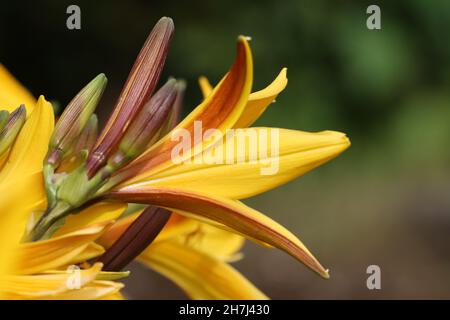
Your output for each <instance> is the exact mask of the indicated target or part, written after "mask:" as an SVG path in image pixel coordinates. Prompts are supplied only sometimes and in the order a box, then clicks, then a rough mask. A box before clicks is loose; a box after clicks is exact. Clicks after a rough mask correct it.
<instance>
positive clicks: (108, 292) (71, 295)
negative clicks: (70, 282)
mask: <svg viewBox="0 0 450 320" xmlns="http://www.w3.org/2000/svg"><path fill="white" fill-rule="evenodd" d="M123 287H124V285H123V284H122V283H119V282H113V281H99V280H94V281H92V282H90V283H89V284H87V285H85V286H84V287H82V288H81V289H78V290H69V291H66V292H63V293H61V294H58V295H57V296H55V297H42V298H41V299H43V298H47V299H58V300H103V299H111V297H115V298H117V299H118V298H119V297H120V295H118V294H119V291H120V289H122V288H123Z"/></svg>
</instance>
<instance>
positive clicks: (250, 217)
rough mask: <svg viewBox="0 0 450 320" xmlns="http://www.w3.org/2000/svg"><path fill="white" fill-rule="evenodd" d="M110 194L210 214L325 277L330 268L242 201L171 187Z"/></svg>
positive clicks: (283, 230) (270, 220) (129, 199)
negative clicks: (325, 267)
mask: <svg viewBox="0 0 450 320" xmlns="http://www.w3.org/2000/svg"><path fill="white" fill-rule="evenodd" d="M108 197H111V198H116V199H119V200H122V201H129V202H135V203H146V204H151V205H155V206H160V207H164V208H168V209H171V210H175V211H177V212H179V213H181V214H184V212H188V213H191V214H192V215H193V216H198V217H200V218H206V219H208V220H212V221H216V222H218V223H219V224H223V225H225V226H227V227H229V228H230V229H232V230H236V231H237V232H238V233H240V234H242V235H245V236H247V237H249V238H250V239H256V240H258V241H261V242H264V243H267V244H269V245H271V246H274V247H276V248H279V249H281V250H283V251H285V252H287V253H288V254H290V255H291V256H293V257H294V258H296V259H297V260H299V261H300V262H302V263H304V264H305V265H306V266H308V267H309V268H311V269H312V270H314V271H316V272H317V273H318V274H320V275H321V276H322V277H324V278H328V272H327V271H326V270H325V269H324V268H323V267H322V265H321V264H320V263H319V262H318V261H317V260H316V258H314V256H313V255H312V254H311V252H309V250H308V249H307V248H306V247H305V246H304V245H303V243H301V241H300V240H299V239H298V238H297V237H295V236H294V235H293V234H292V233H291V232H289V231H288V230H286V229H285V228H284V227H283V226H281V225H280V224H278V223H276V222H275V221H273V220H272V219H270V218H269V217H267V216H265V215H263V214H261V213H260V212H258V211H256V210H254V209H252V208H249V207H247V206H246V205H244V204H243V203H241V202H238V201H234V200H230V199H228V198H224V197H219V196H216V195H212V194H207V193H197V192H192V191H189V190H183V189H179V188H178V189H177V188H168V187H142V188H133V187H126V188H123V189H122V190H120V191H117V192H111V193H110V194H108Z"/></svg>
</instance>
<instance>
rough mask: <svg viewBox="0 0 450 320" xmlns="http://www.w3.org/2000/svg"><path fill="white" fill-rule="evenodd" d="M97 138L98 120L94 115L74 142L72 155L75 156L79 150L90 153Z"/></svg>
mask: <svg viewBox="0 0 450 320" xmlns="http://www.w3.org/2000/svg"><path fill="white" fill-rule="evenodd" d="M97 136H98V119H97V116H96V115H95V114H92V115H91V117H90V118H89V121H88V122H87V124H86V126H85V127H84V129H83V131H82V132H81V134H80V136H79V137H78V139H77V141H76V144H75V147H74V153H75V154H77V153H78V152H80V151H81V150H87V151H91V150H92V148H93V147H94V145H95V142H96V141H97Z"/></svg>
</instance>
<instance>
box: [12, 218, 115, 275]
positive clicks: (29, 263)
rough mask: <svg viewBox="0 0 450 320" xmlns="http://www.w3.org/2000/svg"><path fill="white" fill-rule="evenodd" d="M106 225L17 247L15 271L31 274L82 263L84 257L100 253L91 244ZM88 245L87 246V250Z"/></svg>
mask: <svg viewBox="0 0 450 320" xmlns="http://www.w3.org/2000/svg"><path fill="white" fill-rule="evenodd" d="M108 225H109V223H107V222H104V223H102V224H98V225H94V226H89V227H86V228H84V229H81V230H78V231H75V232H72V233H68V234H65V235H62V236H59V237H55V238H50V239H48V240H43V241H37V242H28V243H22V244H20V246H19V248H18V250H19V251H18V261H19V262H18V265H17V266H16V270H17V271H16V272H19V273H21V274H33V273H39V272H43V271H45V270H49V269H57V268H59V267H61V266H66V265H70V264H74V263H78V262H82V261H84V258H85V257H86V256H90V258H92V257H93V256H92V255H93V254H95V253H98V254H101V253H103V251H102V250H101V249H100V248H99V247H98V246H96V245H93V244H91V243H92V242H93V241H94V240H95V239H97V238H98V237H100V236H101V234H102V232H103V231H104V230H105V228H106V227H107V226H108ZM89 246H90V247H89Z"/></svg>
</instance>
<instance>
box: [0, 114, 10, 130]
mask: <svg viewBox="0 0 450 320" xmlns="http://www.w3.org/2000/svg"><path fill="white" fill-rule="evenodd" d="M8 118H9V112H8V111H7V110H1V111H0V131H2V129H3V127H4V126H5V125H6V123H7V122H8Z"/></svg>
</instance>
